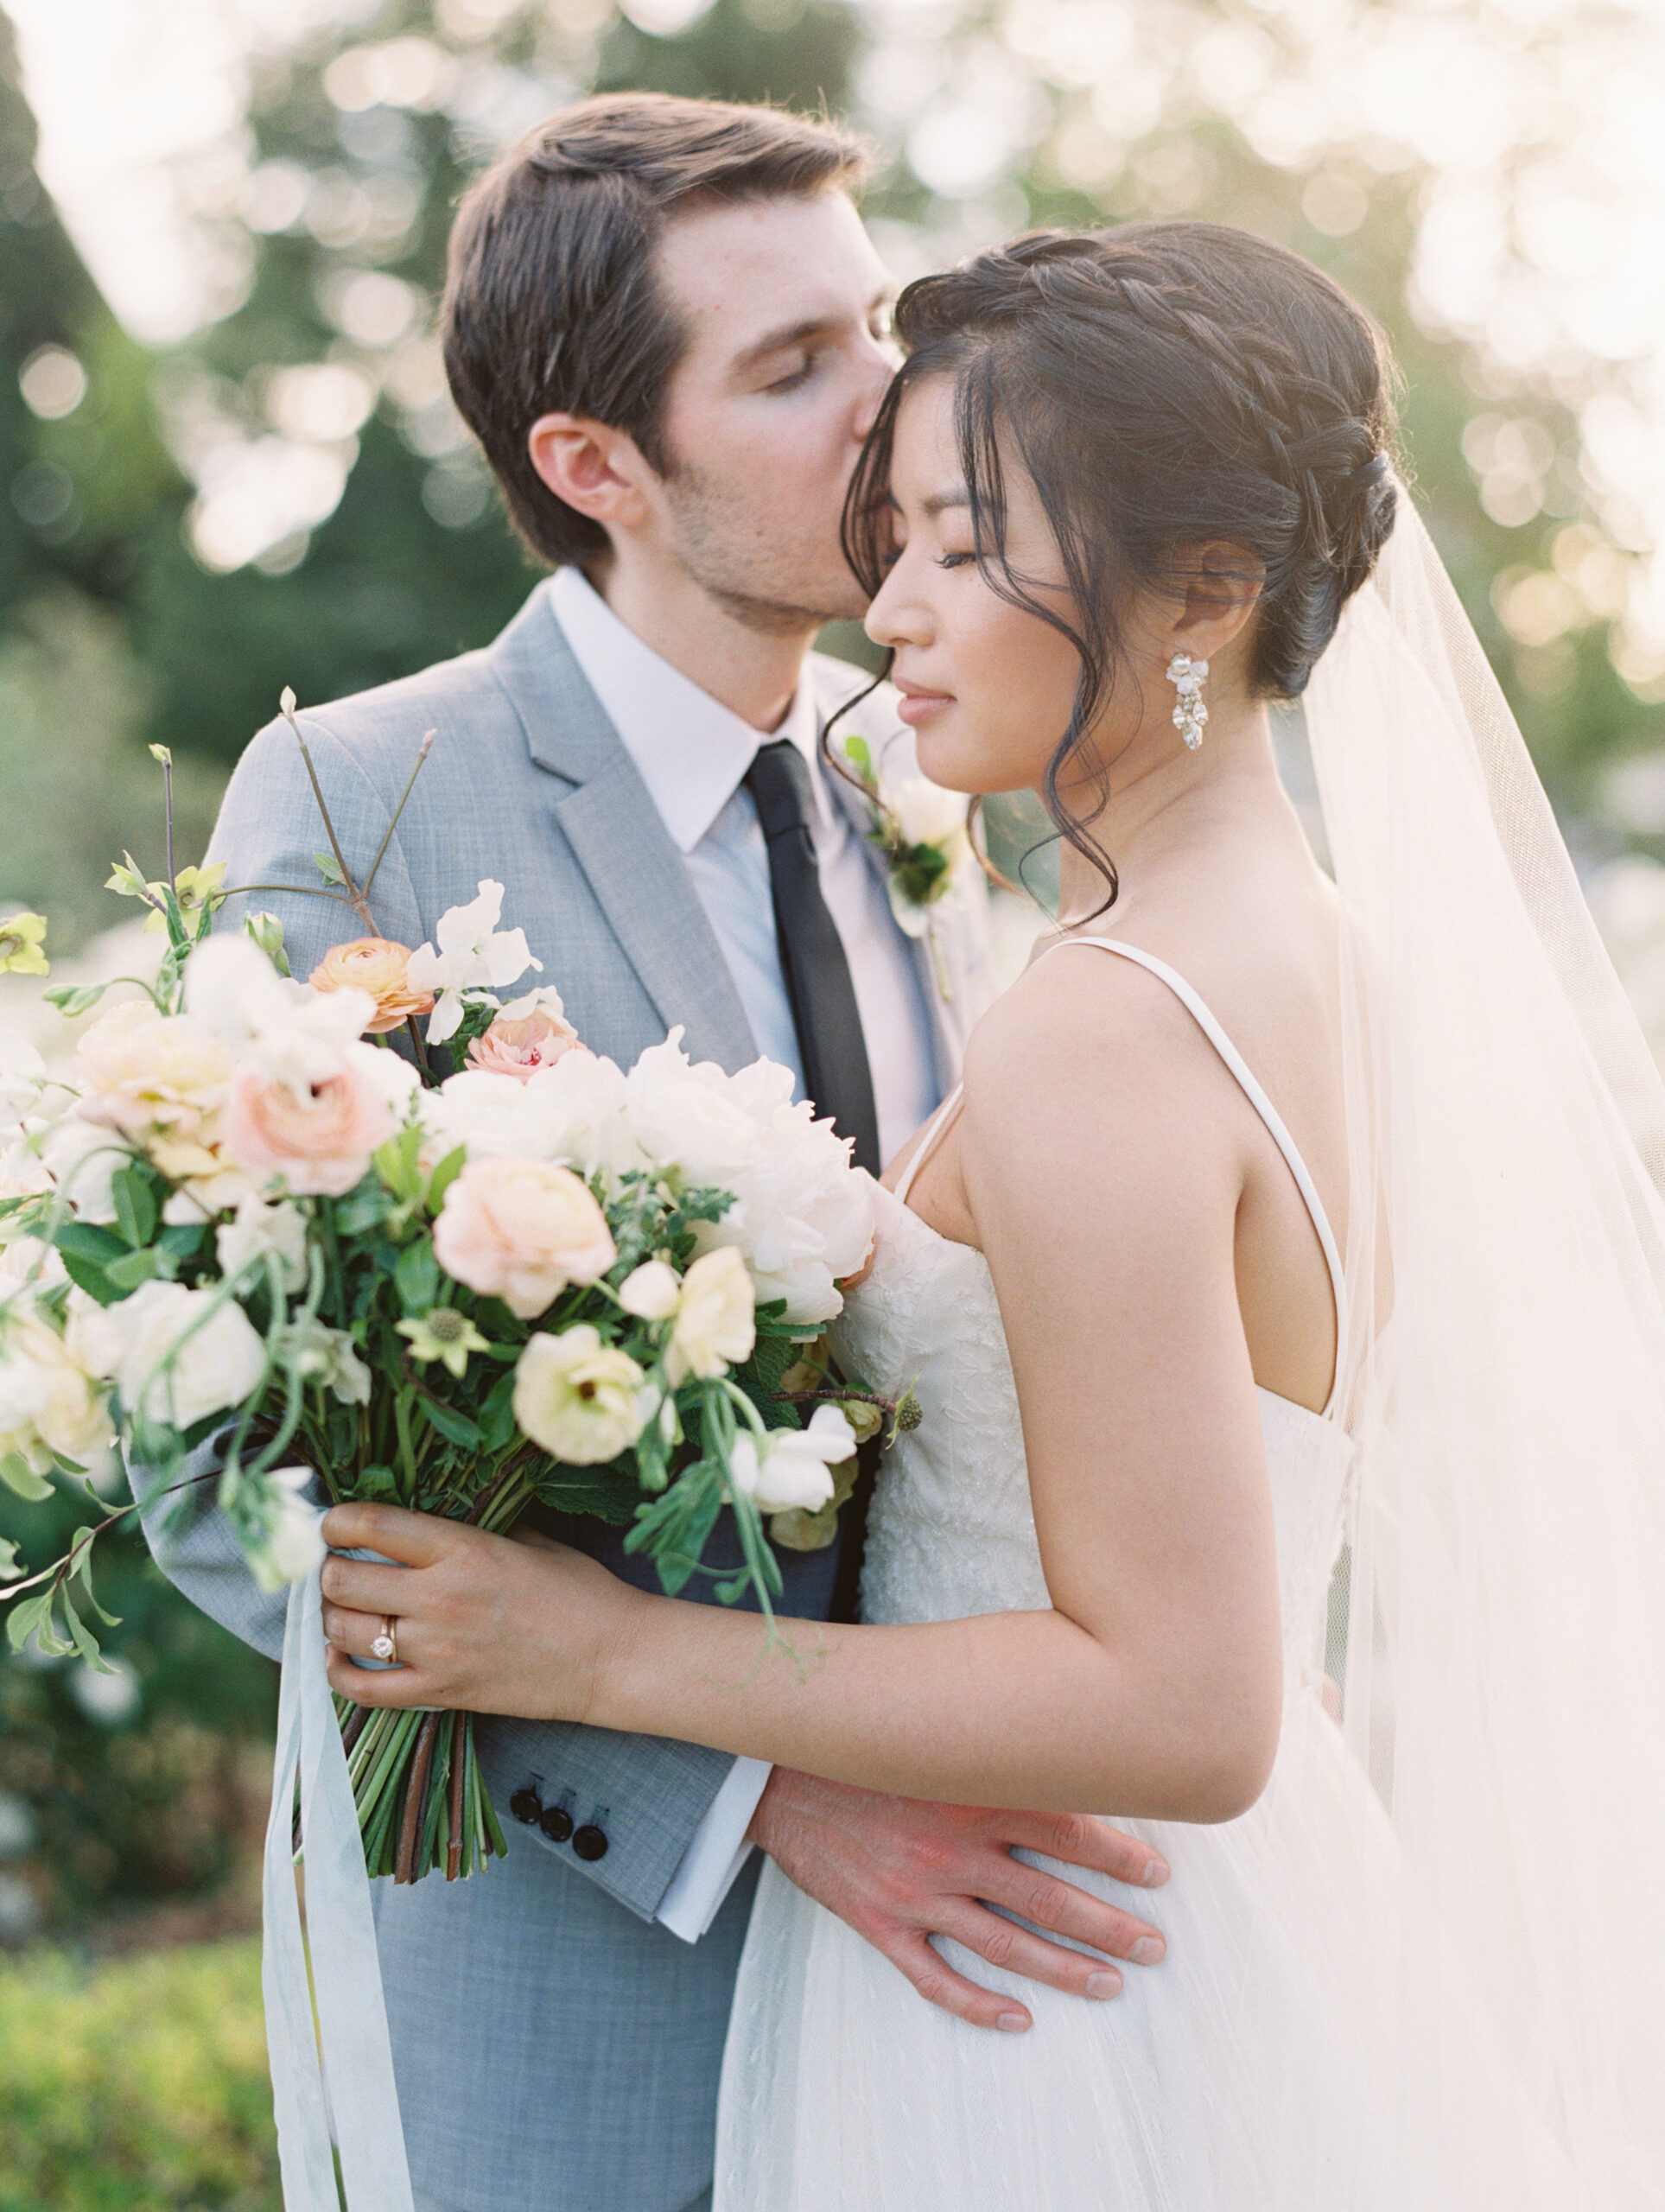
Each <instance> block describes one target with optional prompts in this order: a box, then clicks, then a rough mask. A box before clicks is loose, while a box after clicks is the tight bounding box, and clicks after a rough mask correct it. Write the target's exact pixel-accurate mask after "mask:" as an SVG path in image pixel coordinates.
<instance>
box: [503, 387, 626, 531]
mask: <svg viewBox="0 0 1665 2212" xmlns="http://www.w3.org/2000/svg"><path fill="white" fill-rule="evenodd" d="M526 451H527V453H528V454H529V455H530V456H531V464H532V467H534V468H535V469H536V470H537V474H538V475H539V476H540V477H541V478H542V480H543V482H544V483H545V484H547V485H548V486H549V487H550V491H551V492H553V493H554V494H555V496H556V499H562V500H564V501H565V502H566V504H567V505H568V506H569V507H575V508H576V509H577V511H578V512H579V513H580V514H581V515H588V517H589V518H590V520H591V521H592V522H599V523H601V524H602V525H603V526H606V525H607V524H612V525H613V527H614V528H617V529H621V530H629V529H632V528H633V527H635V526H636V525H638V524H640V523H641V522H642V521H643V520H644V519H645V516H646V513H647V502H646V499H645V497H644V491H645V480H646V479H647V478H648V477H649V476H651V474H652V472H651V469H650V468H649V467H648V465H647V463H646V461H645V460H644V459H643V457H642V454H641V451H640V448H639V447H638V445H637V443H636V441H635V440H634V438H632V437H631V436H630V435H629V434H628V433H627V432H626V431H624V430H615V429H611V428H610V427H609V426H608V425H607V423H597V422H594V421H593V420H592V419H591V418H590V417H589V416H585V415H540V416H538V418H537V422H535V423H533V424H532V427H531V429H530V430H529V431H528V432H527V434H526Z"/></svg>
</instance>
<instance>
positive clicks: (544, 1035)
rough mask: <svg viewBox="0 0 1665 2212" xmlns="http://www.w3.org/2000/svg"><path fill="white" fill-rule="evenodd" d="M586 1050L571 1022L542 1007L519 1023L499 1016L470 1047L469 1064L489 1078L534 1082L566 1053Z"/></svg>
mask: <svg viewBox="0 0 1665 2212" xmlns="http://www.w3.org/2000/svg"><path fill="white" fill-rule="evenodd" d="M583 1049H584V1047H583V1046H581V1044H580V1043H579V1042H578V1032H577V1031H576V1030H575V1028H574V1027H573V1026H572V1024H571V1022H569V1021H568V1020H565V1019H564V1018H563V1017H562V1015H560V1014H550V1013H547V1012H546V1011H545V1010H544V1009H543V1007H536V1008H534V1010H533V1011H532V1012H531V1014H525V1015H524V1016H522V1017H521V1018H520V1019H519V1020H512V1019H511V1018H510V1016H509V1015H508V1014H499V1015H498V1017H497V1019H496V1020H495V1021H493V1024H492V1026H491V1027H490V1028H489V1029H488V1030H487V1031H486V1034H485V1035H484V1036H483V1037H476V1038H475V1039H473V1042H472V1043H471V1044H470V1046H469V1047H468V1065H469V1066H470V1067H474V1068H484V1069H485V1070H486V1072H487V1074H489V1075H512V1076H513V1077H515V1078H516V1079H517V1081H518V1082H521V1083H530V1082H531V1079H532V1077H534V1076H535V1075H536V1074H537V1071H538V1070H539V1069H540V1068H552V1067H553V1066H554V1065H555V1064H556V1061H557V1060H558V1059H559V1058H561V1057H562V1053H564V1052H573V1051H575V1050H576V1051H578V1052H582V1051H583Z"/></svg>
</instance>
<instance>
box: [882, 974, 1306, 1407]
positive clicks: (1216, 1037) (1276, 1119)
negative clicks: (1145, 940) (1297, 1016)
mask: <svg viewBox="0 0 1665 2212" xmlns="http://www.w3.org/2000/svg"><path fill="white" fill-rule="evenodd" d="M1073 944H1091V945H1096V946H1097V947H1098V948H1099V950H1101V951H1103V952H1114V953H1116V954H1118V955H1119V956H1120V957H1122V959H1123V960H1131V961H1132V962H1133V963H1134V965H1135V966H1136V967H1140V968H1143V969H1146V970H1147V972H1148V973H1149V974H1151V975H1153V976H1155V977H1156V979H1157V981H1158V982H1162V983H1166V985H1167V987H1168V988H1169V989H1170V990H1171V991H1172V993H1173V995H1174V996H1175V997H1176V998H1177V999H1178V1000H1179V1001H1180V1003H1181V1004H1182V1005H1183V1006H1184V1007H1185V1010H1186V1012H1187V1013H1188V1014H1190V1015H1191V1017H1192V1020H1194V1021H1195V1022H1196V1024H1197V1027H1198V1028H1199V1029H1200V1030H1201V1031H1202V1033H1203V1034H1204V1036H1205V1037H1206V1038H1207V1039H1208V1041H1209V1043H1210V1044H1211V1045H1212V1046H1213V1047H1214V1049H1215V1051H1216V1052H1217V1053H1218V1054H1219V1056H1220V1058H1222V1059H1223V1061H1224V1062H1225V1064H1226V1065H1227V1067H1228V1068H1229V1069H1230V1071H1231V1072H1232V1074H1233V1075H1234V1076H1235V1077H1236V1079H1237V1082H1238V1084H1240V1085H1241V1087H1242V1091H1243V1095H1244V1096H1245V1097H1247V1099H1248V1100H1249V1104H1250V1105H1251V1106H1252V1107H1253V1108H1254V1109H1255V1112H1256V1113H1257V1114H1258V1115H1259V1116H1260V1117H1261V1121H1262V1122H1265V1124H1266V1127H1267V1131H1268V1135H1270V1137H1271V1139H1272V1141H1273V1142H1274V1144H1275V1145H1276V1146H1277V1147H1278V1150H1279V1151H1280V1152H1281V1154H1283V1156H1284V1160H1285V1161H1286V1163H1287V1166H1288V1169H1289V1173H1291V1174H1292V1175H1293V1177H1294V1179H1295V1188H1296V1189H1297V1190H1298V1191H1299V1192H1300V1194H1301V1198H1302V1199H1303V1200H1304V1201H1305V1203H1306V1211H1307V1212H1308V1213H1309V1214H1310V1215H1311V1216H1312V1226H1313V1228H1314V1229H1315V1230H1317V1231H1318V1239H1319V1243H1320V1244H1321V1245H1322V1246H1323V1248H1324V1262H1325V1266H1326V1267H1327V1268H1329V1270H1330V1289H1331V1294H1332V1295H1333V1297H1334V1299H1335V1301H1336V1379H1335V1380H1334V1382H1332V1383H1331V1386H1330V1397H1329V1400H1328V1402H1327V1403H1326V1404H1325V1408H1324V1411H1325V1416H1326V1418H1327V1417H1328V1415H1329V1414H1330V1413H1331V1409H1332V1408H1333V1407H1334V1404H1335V1398H1336V1392H1337V1390H1338V1389H1339V1388H1340V1380H1341V1358H1342V1348H1343V1346H1344V1344H1345V1343H1346V1341H1347V1283H1346V1278H1345V1277H1344V1274H1343V1273H1342V1268H1341V1251H1340V1248H1339V1247H1338V1244H1337V1243H1336V1235H1335V1231H1334V1230H1332V1229H1331V1226H1330V1217H1329V1215H1328V1214H1327V1213H1325V1211H1324V1201H1323V1199H1322V1198H1319V1192H1318V1185H1317V1184H1316V1183H1315V1182H1314V1181H1313V1180H1312V1174H1311V1173H1310V1171H1309V1170H1308V1168H1307V1165H1306V1161H1305V1160H1303V1159H1302V1158H1301V1156H1300V1151H1299V1149H1298V1148H1297V1147H1296V1144H1295V1140H1294V1139H1293V1137H1292V1136H1291V1135H1290V1134H1289V1131H1288V1129H1287V1128H1286V1126H1285V1124H1284V1121H1283V1117H1282V1116H1281V1114H1280V1113H1279V1112H1278V1109H1277V1108H1276V1107H1275V1106H1274V1104H1273V1103H1272V1101H1271V1100H1270V1099H1269V1098H1268V1096H1267V1095H1266V1092H1265V1091H1264V1090H1262V1089H1261V1084H1260V1083H1259V1081H1258V1079H1257V1078H1256V1077H1255V1074H1254V1071H1252V1070H1251V1068H1250V1067H1249V1063H1248V1062H1247V1061H1246V1060H1245V1059H1244V1058H1243V1056H1242V1053H1241V1052H1239V1051H1238V1050H1237V1047H1236V1046H1235V1045H1234V1044H1233V1043H1232V1041H1231V1039H1230V1037H1228V1036H1227V1035H1226V1033H1225V1031H1224V1029H1223V1027H1221V1025H1220V1023H1219V1021H1218V1020H1217V1017H1216V1016H1215V1014H1213V1012H1212V1011H1211V1008H1210V1007H1208V1006H1207V1005H1206V1004H1205V1003H1204V1001H1203V999H1202V998H1201V997H1200V996H1199V995H1198V993H1197V992H1196V991H1195V990H1193V989H1192V986H1191V985H1190V984H1189V983H1188V982H1186V981H1185V977H1184V976H1181V975H1180V974H1179V972H1178V971H1177V970H1176V969H1172V968H1170V967H1169V966H1168V964H1167V963H1166V960H1159V959H1158V958H1157V957H1156V955H1155V954H1154V953H1153V952H1145V951H1142V950H1141V949H1140V947H1139V946H1138V945H1136V944H1124V943H1123V942H1122V939H1121V938H1114V937H1066V938H1059V940H1058V943H1057V944H1052V945H1049V946H1048V947H1047V949H1046V952H1045V954H1043V955H1042V957H1043V958H1045V957H1049V956H1050V955H1051V954H1052V953H1054V952H1064V951H1067V950H1068V949H1069V948H1070V946H1071V945H1073ZM930 1141H932V1140H929V1139H928V1140H927V1147H928V1144H929V1142H930ZM927 1147H921V1153H920V1157H923V1156H924V1152H925V1149H926V1148H927ZM913 1166H918V1160H915V1161H914V1162H913ZM911 1173H912V1169H910V1174H911Z"/></svg>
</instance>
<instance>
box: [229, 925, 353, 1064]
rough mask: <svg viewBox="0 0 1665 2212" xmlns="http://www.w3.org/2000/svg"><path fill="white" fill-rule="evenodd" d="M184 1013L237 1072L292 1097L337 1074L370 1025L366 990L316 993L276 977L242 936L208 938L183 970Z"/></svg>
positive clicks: (269, 966) (265, 960) (259, 953)
mask: <svg viewBox="0 0 1665 2212" xmlns="http://www.w3.org/2000/svg"><path fill="white" fill-rule="evenodd" d="M185 1010H186V1012H187V1014H193V1015H194V1016H195V1017H196V1019H197V1020H199V1021H200V1022H201V1023H202V1024H203V1025H204V1026H205V1027H207V1028H208V1029H210V1030H212V1031H213V1033H214V1034H215V1035H216V1036H217V1037H219V1038H220V1039H222V1040H223V1041H224V1042H225V1043H226V1044H227V1045H229V1046H231V1048H232V1052H234V1053H235V1054H236V1056H237V1059H238V1065H239V1066H245V1067H246V1066H252V1067H254V1068H257V1070H258V1071H259V1073H260V1075H261V1077H262V1078H263V1079H264V1081H265V1082H267V1083H281V1084H287V1085H288V1087H289V1089H290V1090H294V1091H296V1093H297V1094H298V1093H299V1092H301V1091H302V1090H309V1089H310V1088H311V1087H312V1086H313V1085H314V1084H322V1083H327V1082H328V1081H329V1079H330V1078H331V1077H332V1076H334V1074H336V1072H337V1071H338V1070H339V1069H340V1063H341V1055H342V1054H343V1052H345V1051H346V1047H347V1046H349V1045H352V1044H354V1043H356V1042H357V1040H358V1039H359V1038H360V1037H361V1036H362V1035H363V1034H364V1032H365V1027H366V1026H367V1025H368V1024H369V1023H370V1022H371V1021H372V1020H374V1018H375V1014H376V1001H375V1000H374V999H373V998H372V996H371V995H370V994H369V992H368V991H355V990H340V991H315V990H314V989H312V988H311V987H310V985H308V984H306V983H297V982H294V981H293V980H292V979H290V978H288V977H285V976H280V975H279V974H278V972H277V970H276V969H275V968H274V967H273V966H272V964H271V963H270V960H268V959H267V957H266V956H265V954H264V952H262V951H261V950H259V948H258V947H257V945H255V944H251V942H250V940H249V939H248V938H245V937H211V938H206V939H205V940H204V942H203V943H202V944H200V945H198V947H197V949H196V950H195V951H194V953H193V954H192V955H191V957H190V958H189V959H188V960H187V962H186V963H185Z"/></svg>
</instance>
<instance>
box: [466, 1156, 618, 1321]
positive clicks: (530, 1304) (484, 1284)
mask: <svg viewBox="0 0 1665 2212" xmlns="http://www.w3.org/2000/svg"><path fill="white" fill-rule="evenodd" d="M434 1256H435V1258H436V1259H437V1260H438V1262H439V1263H440V1265H441V1267H442V1268H444V1270H445V1272H446V1274H448V1275H451V1276H453V1277H454V1279H455V1280H456V1281H458V1282H464V1283H467V1286H468V1287H469V1288H470V1289H471V1290H477V1291H479V1292H480V1294H481V1295H482V1296H484V1297H486V1298H500V1299H501V1300H503V1303H504V1304H505V1306H507V1307H508V1309H509V1311H510V1312H511V1313H513V1314H516V1315H518V1317H519V1319H521V1320H523V1321H531V1320H533V1319H536V1317H537V1315H538V1314H540V1313H543V1312H545V1311H546V1310H547V1309H548V1307H549V1306H550V1305H551V1304H552V1303H553V1302H554V1300H556V1298H558V1297H559V1296H560V1294H561V1293H562V1291H563V1290H564V1289H565V1288H566V1287H567V1286H568V1284H569V1283H575V1282H578V1283H588V1282H594V1281H596V1279H597V1278H598V1277H599V1276H601V1275H604V1274H606V1273H607V1269H608V1268H610V1267H611V1266H612V1265H613V1262H614V1260H616V1259H617V1258H618V1256H619V1255H618V1249H617V1248H616V1246H615V1245H614V1243H613V1237H612V1235H611V1234H610V1232H609V1230H608V1229H607V1216H606V1215H605V1214H604V1213H603V1212H602V1211H601V1207H600V1206H599V1205H596V1203H595V1200H594V1198H592V1197H591V1195H590V1192H589V1190H588V1186H587V1185H585V1184H584V1183H583V1182H582V1181H581V1179H580V1178H579V1177H578V1176H576V1175H575V1174H574V1173H573V1172H572V1170H571V1168H569V1167H556V1166H553V1165H552V1164H551V1163H550V1161H548V1160H470V1161H469V1162H468V1164H467V1166H466V1167H464V1169H463V1171H462V1173H461V1174H460V1175H459V1176H458V1177H457V1179H456V1180H455V1182H454V1183H453V1184H452V1185H451V1187H450V1189H449V1190H448V1191H447V1192H446V1193H445V1203H444V1205H442V1207H441V1208H440V1213H439V1218H438V1219H437V1220H436V1221H435V1224H434Z"/></svg>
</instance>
